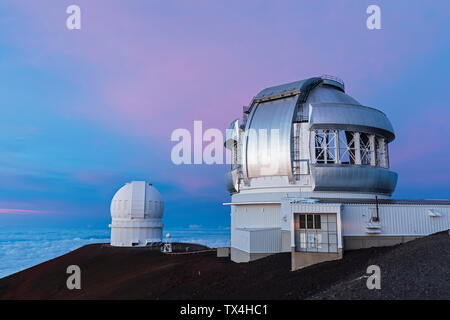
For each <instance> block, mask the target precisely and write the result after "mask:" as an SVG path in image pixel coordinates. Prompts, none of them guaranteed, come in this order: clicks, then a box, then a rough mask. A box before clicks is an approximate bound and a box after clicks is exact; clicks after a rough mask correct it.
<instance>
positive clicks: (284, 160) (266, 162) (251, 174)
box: [244, 96, 298, 181]
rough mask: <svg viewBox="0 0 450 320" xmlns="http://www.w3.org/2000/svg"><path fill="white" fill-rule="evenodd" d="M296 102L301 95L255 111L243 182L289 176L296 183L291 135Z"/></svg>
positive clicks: (261, 105) (249, 127) (248, 130)
mask: <svg viewBox="0 0 450 320" xmlns="http://www.w3.org/2000/svg"><path fill="white" fill-rule="evenodd" d="M297 100H298V96H293V97H288V98H285V99H278V100H272V101H267V102H263V103H259V104H257V105H256V106H255V107H254V108H253V110H252V114H251V119H250V121H249V122H248V123H247V128H246V136H245V138H244V139H245V140H244V159H245V160H244V161H245V163H244V179H248V178H256V177H264V176H288V177H289V181H292V180H293V177H292V166H291V135H292V118H293V116H294V110H295V105H296V103H297ZM261 133H265V136H264V135H263V136H262V135H261Z"/></svg>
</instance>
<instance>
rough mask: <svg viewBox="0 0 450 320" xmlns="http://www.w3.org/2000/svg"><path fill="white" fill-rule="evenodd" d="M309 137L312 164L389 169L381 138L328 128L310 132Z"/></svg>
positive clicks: (385, 149)
mask: <svg viewBox="0 0 450 320" xmlns="http://www.w3.org/2000/svg"><path fill="white" fill-rule="evenodd" d="M311 136H312V139H313V140H311V142H312V143H313V144H312V145H311V148H312V150H311V152H312V155H313V159H311V161H312V162H313V163H319V164H356V165H366V166H378V167H385V168H389V159H388V158H389V155H388V146H387V141H386V139H385V138H384V137H383V136H380V135H377V134H374V133H364V132H353V131H345V130H332V129H317V130H313V131H312V135H311Z"/></svg>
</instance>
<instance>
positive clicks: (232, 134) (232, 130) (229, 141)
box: [224, 119, 239, 150]
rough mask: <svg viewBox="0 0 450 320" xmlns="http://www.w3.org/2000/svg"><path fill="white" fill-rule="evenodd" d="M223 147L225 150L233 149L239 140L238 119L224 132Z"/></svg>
mask: <svg viewBox="0 0 450 320" xmlns="http://www.w3.org/2000/svg"><path fill="white" fill-rule="evenodd" d="M225 134H226V136H225V143H224V146H225V148H227V149H230V150H231V149H233V147H234V143H235V142H237V141H238V140H239V119H236V120H234V121H233V122H232V123H231V124H230V126H229V127H228V129H227V130H226V132H225Z"/></svg>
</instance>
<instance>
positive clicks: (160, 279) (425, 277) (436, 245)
mask: <svg viewBox="0 0 450 320" xmlns="http://www.w3.org/2000/svg"><path fill="white" fill-rule="evenodd" d="M189 246H191V248H192V249H193V246H192V245H189ZM197 249H202V247H201V246H199V247H198V248H197ZM71 264H76V265H79V266H80V267H81V270H82V284H81V285H82V289H81V290H68V289H67V288H66V279H67V277H68V275H67V274H66V268H67V266H69V265H71ZM372 264H375V265H378V266H380V268H381V290H368V289H367V287H366V278H364V276H367V274H366V269H367V267H368V266H369V265H372ZM289 270H290V254H289V253H283V254H277V255H273V256H270V257H267V258H264V259H261V260H257V261H254V262H252V263H248V264H236V263H233V262H231V261H230V260H229V259H226V258H216V256H215V252H204V253H197V254H191V255H173V256H168V255H163V254H161V253H160V252H158V251H151V250H148V249H146V248H112V247H110V246H108V245H105V244H95V245H87V246H84V247H82V248H80V249H78V250H75V251H73V252H70V253H68V254H66V255H63V256H61V257H58V258H56V259H53V260H50V261H47V262H45V263H42V264H39V265H37V266H34V267H32V268H30V269H27V270H24V271H21V272H19V273H16V274H14V275H11V276H9V277H6V278H3V279H0V299H450V236H449V235H448V232H445V233H439V234H435V235H431V236H428V237H426V238H422V239H417V240H414V241H411V242H408V243H406V244H402V245H397V246H394V247H384V248H370V249H363V250H355V251H350V252H346V253H345V255H344V259H342V260H339V261H330V262H325V263H321V264H318V265H314V266H311V267H308V268H305V269H302V270H299V271H295V272H290V271H289ZM358 278H360V279H359V280H355V279H358Z"/></svg>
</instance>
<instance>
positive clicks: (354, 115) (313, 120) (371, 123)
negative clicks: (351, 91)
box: [309, 103, 395, 141]
mask: <svg viewBox="0 0 450 320" xmlns="http://www.w3.org/2000/svg"><path fill="white" fill-rule="evenodd" d="M309 123H310V128H311V129H340V130H349V131H359V132H367V133H378V134H381V135H383V136H384V137H386V138H387V139H388V141H392V140H394V138H395V135H394V129H393V127H392V124H391V122H390V121H389V119H388V118H387V117H386V115H385V114H384V113H383V112H381V111H379V110H376V109H373V108H369V107H364V106H361V105H356V104H342V103H313V104H310V117H309Z"/></svg>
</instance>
